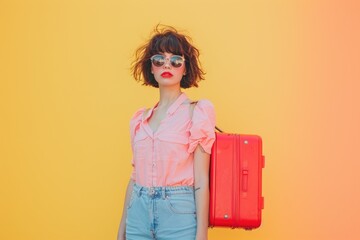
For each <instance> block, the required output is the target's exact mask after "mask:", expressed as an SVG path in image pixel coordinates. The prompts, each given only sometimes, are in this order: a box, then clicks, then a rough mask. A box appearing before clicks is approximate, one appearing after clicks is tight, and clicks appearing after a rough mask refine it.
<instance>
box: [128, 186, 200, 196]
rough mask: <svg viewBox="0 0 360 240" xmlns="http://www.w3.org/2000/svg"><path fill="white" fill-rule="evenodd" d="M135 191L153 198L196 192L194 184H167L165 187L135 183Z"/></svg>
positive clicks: (139, 194)
mask: <svg viewBox="0 0 360 240" xmlns="http://www.w3.org/2000/svg"><path fill="white" fill-rule="evenodd" d="M133 191H134V192H135V193H136V194H137V195H138V196H139V197H140V196H141V195H148V196H149V197H151V198H160V197H162V198H166V197H167V196H171V195H176V194H194V187H193V186H165V187H144V186H141V185H138V184H136V183H135V184H134V186H133Z"/></svg>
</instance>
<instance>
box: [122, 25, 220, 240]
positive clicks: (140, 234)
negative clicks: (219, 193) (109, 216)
mask: <svg viewBox="0 0 360 240" xmlns="http://www.w3.org/2000/svg"><path fill="white" fill-rule="evenodd" d="M198 57H199V51H198V50H197V49H196V48H195V47H194V46H193V45H192V44H191V43H190V38H189V37H187V36H186V35H183V34H180V33H178V32H177V31H176V30H175V29H174V28H172V27H165V28H162V29H159V27H157V28H156V29H155V34H154V35H153V37H152V38H151V39H150V40H149V41H148V42H147V43H146V44H145V45H143V46H141V47H140V48H139V49H138V50H137V51H136V60H135V62H134V65H133V68H132V70H133V75H134V77H135V79H136V80H138V81H143V84H144V85H149V86H153V87H155V88H159V93H160V98H159V102H158V103H157V104H156V105H155V106H154V107H153V108H151V109H148V110H146V109H145V108H142V109H140V110H138V111H137V112H136V113H135V114H134V116H133V117H132V119H131V121H130V133H131V144H132V150H133V159H132V165H133V172H132V175H131V178H130V180H129V183H128V186H127V191H126V197H125V203H124V210H123V215H122V218H121V223H120V226H119V232H118V239H119V240H120V239H126V240H142V239H158V240H161V239H164V240H166V239H169V240H170V239H171V240H176V239H179V240H193V239H196V240H204V239H207V227H208V208H209V189H208V186H209V159H210V153H211V148H212V145H213V143H214V140H215V133H214V127H215V113H214V108H213V105H212V104H211V102H210V101H208V100H200V101H198V102H192V101H190V100H189V99H188V98H187V96H186V94H185V93H183V92H182V91H181V88H190V87H197V86H198V84H197V83H198V81H200V80H202V79H203V75H204V72H203V71H202V69H201V68H200V62H199V59H198Z"/></svg>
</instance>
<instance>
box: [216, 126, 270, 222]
mask: <svg viewBox="0 0 360 240" xmlns="http://www.w3.org/2000/svg"><path fill="white" fill-rule="evenodd" d="M264 166H265V158H264V156H263V155H262V140H261V138H260V137H259V136H256V135H241V134H226V133H216V140H215V143H214V146H213V148H212V153H211V157H210V209H209V226H210V227H231V228H245V229H253V228H257V227H259V226H260V224H261V211H262V209H263V208H264V198H263V197H262V193H261V192H262V189H261V188H262V187H261V183H262V168H263V167H264Z"/></svg>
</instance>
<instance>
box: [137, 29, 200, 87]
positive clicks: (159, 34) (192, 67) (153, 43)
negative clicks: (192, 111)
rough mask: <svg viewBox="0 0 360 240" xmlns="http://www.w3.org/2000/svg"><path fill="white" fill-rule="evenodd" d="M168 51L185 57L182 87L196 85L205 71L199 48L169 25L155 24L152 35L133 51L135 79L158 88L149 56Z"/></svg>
mask: <svg viewBox="0 0 360 240" xmlns="http://www.w3.org/2000/svg"><path fill="white" fill-rule="evenodd" d="M164 52H169V53H172V54H176V55H180V56H184V57H185V68H186V75H184V76H183V78H182V79H181V82H180V86H181V87H182V88H190V87H198V82H199V81H200V80H204V74H205V72H204V71H203V70H202V69H201V64H200V61H199V55H200V53H199V50H198V49H197V48H196V47H194V46H193V45H192V44H191V38H190V37H189V36H187V35H185V34H180V33H178V31H177V30H176V29H175V28H174V27H171V26H165V25H157V26H156V27H155V29H154V33H153V36H152V37H151V38H150V40H149V41H147V42H146V43H145V44H144V45H142V46H140V47H139V48H138V49H137V50H136V52H135V60H134V62H133V64H132V67H131V70H132V75H133V76H134V78H135V80H137V81H139V82H143V85H150V86H153V87H156V88H158V87H159V84H158V83H157V82H156V80H155V78H154V75H153V74H152V73H151V61H150V58H151V56H153V55H155V54H159V53H164Z"/></svg>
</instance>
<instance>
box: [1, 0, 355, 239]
mask: <svg viewBox="0 0 360 240" xmlns="http://www.w3.org/2000/svg"><path fill="white" fill-rule="evenodd" d="M158 23H163V24H168V25H173V26H175V27H177V28H178V29H179V30H182V31H183V32H184V33H187V34H189V35H190V36H192V38H193V42H194V44H195V45H196V46H197V47H198V48H199V49H200V50H201V60H202V63H203V66H204V68H205V70H206V72H207V75H206V80H205V81H203V82H201V83H200V88H198V89H190V90H186V91H185V92H186V93H187V94H188V96H190V97H191V98H192V99H201V98H207V99H210V100H211V101H212V102H213V103H214V105H215V108H216V113H217V125H218V126H219V127H220V128H222V129H223V130H225V131H226V132H235V133H244V134H245V133H252V134H259V135H261V136H262V137H263V143H264V155H265V156H266V167H265V169H264V171H263V173H264V175H263V195H264V197H265V209H264V211H263V224H262V226H261V227H260V228H259V229H257V230H253V231H245V230H240V229H235V230H232V229H210V230H209V239H210V240H215V239H219V240H235V239H247V240H252V239H253V240H255V239H270V240H320V239H324V240H325V239H327V240H329V239H331V240H332V239H342V240H356V239H360V228H359V226H358V225H359V217H360V206H359V204H360V177H359V170H360V44H359V43H360V3H359V1H356V0H353V1H351V0H343V1H340V0H338V1H331V0H329V1H325V0H324V1H316V0H314V1H310V0H309V1H307V0H297V1H295V0H293V1H290V0H289V1H285V0H283V1H280V0H273V1H270V0H268V1H266V0H263V1H260V0H254V1H237V0H233V1H231V0H222V1H209V0H207V1H205V0H197V1H196V0H182V1H145V0H143V1H139V0H118V1H114V0H97V1H95V0H87V1H84V0H74V1H70V0H62V1H60V0H48V1H45V0H43V1H40V0H32V1H30V0H29V1H21V0H13V1H10V0H0V34H1V35H0V36H1V37H0V84H1V85H0V114H1V115H0V121H1V124H0V180H1V181H0V182H1V186H0V228H1V229H0V239H4V240H15V239H16V240H18V239H19V240H20V239H27V240H83V239H84V240H85V239H86V240H107V239H109V240H110V239H115V238H116V233H117V228H118V224H119V221H120V217H121V212H122V206H123V197H124V194H125V186H126V183H127V180H128V178H129V175H130V171H131V167H130V158H131V150H130V143H129V131H128V125H129V119H130V117H131V116H132V114H133V113H134V112H135V110H137V109H138V108H140V107H142V106H147V107H151V106H152V105H153V104H154V103H155V102H156V101H157V97H158V92H157V90H156V89H154V88H149V87H143V86H141V85H140V84H138V83H136V82H135V81H134V80H133V79H132V77H131V75H130V70H129V66H130V63H131V61H132V59H133V58H132V56H133V52H134V51H135V49H136V47H138V46H139V45H140V44H142V43H143V42H144V41H145V40H146V39H148V37H149V34H150V32H151V30H152V29H153V28H154V26H155V25H156V24H158Z"/></svg>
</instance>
